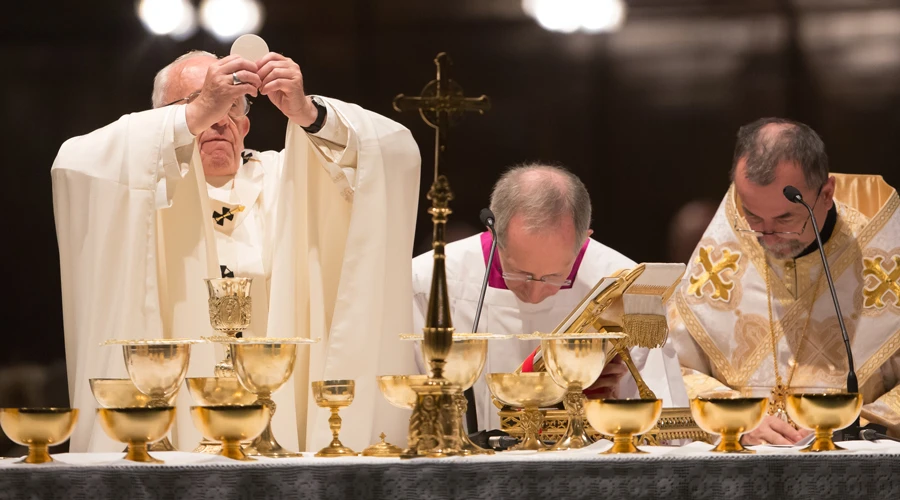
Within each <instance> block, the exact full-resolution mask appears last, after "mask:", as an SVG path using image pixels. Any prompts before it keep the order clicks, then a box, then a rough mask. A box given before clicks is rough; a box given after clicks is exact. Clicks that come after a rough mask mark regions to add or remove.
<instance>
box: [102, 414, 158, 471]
mask: <svg viewBox="0 0 900 500" xmlns="http://www.w3.org/2000/svg"><path fill="white" fill-rule="evenodd" d="M97 417H98V418H99V419H100V426H101V427H103V430H104V431H105V432H106V434H107V435H108V436H109V437H111V438H113V439H115V440H116V441H119V442H120V443H125V444H127V445H128V449H127V450H128V451H127V452H126V454H125V460H131V461H133V462H146V463H162V460H158V459H156V458H153V457H152V456H150V454H149V453H147V445H148V443H154V442H156V441H159V440H160V439H162V438H164V437H165V436H166V434H167V433H168V432H169V429H171V428H172V424H173V423H175V407H172V406H169V407H159V406H156V407H143V408H142V407H131V408H97Z"/></svg>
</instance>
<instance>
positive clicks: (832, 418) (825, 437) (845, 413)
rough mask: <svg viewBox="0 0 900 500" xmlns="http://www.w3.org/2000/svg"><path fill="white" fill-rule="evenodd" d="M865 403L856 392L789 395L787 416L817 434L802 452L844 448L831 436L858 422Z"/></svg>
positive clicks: (803, 391) (799, 391) (822, 391)
mask: <svg viewBox="0 0 900 500" xmlns="http://www.w3.org/2000/svg"><path fill="white" fill-rule="evenodd" d="M807 391H810V392H807ZM812 391H815V392H812ZM862 402H863V397H862V394H859V393H857V392H837V391H827V390H823V389H796V390H794V392H793V393H791V394H789V395H788V397H787V401H786V405H785V406H786V407H787V414H788V416H789V417H790V419H791V420H792V421H793V422H794V423H796V424H797V425H798V426H800V427H802V428H804V429H809V430H812V431H814V432H815V433H816V439H815V441H813V442H812V443H810V445H809V446H807V447H806V448H803V449H802V450H800V451H801V452H819V451H834V450H843V449H844V448H841V447H840V446H838V445H836V444H834V439H833V438H832V434H833V433H834V431H837V430H841V429H843V428H845V427H847V426H849V425H850V424H852V423H853V422H854V421H855V420H856V417H858V416H859V413H860V410H862Z"/></svg>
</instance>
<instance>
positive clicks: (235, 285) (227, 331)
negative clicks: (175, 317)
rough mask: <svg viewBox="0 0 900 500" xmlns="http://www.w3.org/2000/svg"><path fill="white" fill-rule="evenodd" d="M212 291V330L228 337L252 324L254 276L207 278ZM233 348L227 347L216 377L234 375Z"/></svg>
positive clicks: (235, 335)
mask: <svg viewBox="0 0 900 500" xmlns="http://www.w3.org/2000/svg"><path fill="white" fill-rule="evenodd" d="M205 281H206V288H207V291H208V292H209V323H210V325H212V328H213V330H215V331H216V332H218V333H219V334H222V335H224V336H226V337H229V338H237V334H238V333H241V332H242V331H244V330H246V329H247V328H249V327H250V315H251V312H252V308H253V307H252V306H253V301H252V298H251V297H250V285H251V284H252V283H253V278H213V279H207V280H205ZM231 355H232V353H231V350H230V349H225V359H224V360H222V361H220V362H219V363H218V364H217V365H216V368H215V375H216V376H217V377H233V376H234V364H233V363H232V359H231Z"/></svg>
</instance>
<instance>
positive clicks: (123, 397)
mask: <svg viewBox="0 0 900 500" xmlns="http://www.w3.org/2000/svg"><path fill="white" fill-rule="evenodd" d="M88 382H89V383H90V384H91V393H93V395H94V399H96V400H97V403H98V404H99V405H100V407H101V408H147V407H149V406H150V401H151V399H150V396H147V395H146V394H144V393H143V392H141V391H139V390H138V388H137V386H135V385H134V382H132V381H131V379H130V378H92V379H90V380H88ZM176 395H177V392H175V393H172V395H171V396H170V397H169V399H168V400H166V405H165V406H173V405H174V404H175V396H176ZM160 408H164V407H160ZM113 439H115V438H113ZM151 443H152V444H151V445H150V448H149V450H150V451H176V449H175V447H174V446H173V445H172V442H171V441H169V437H168V436H164V437H163V438H162V439H161V440H158V441H155V442H151ZM125 453H126V454H128V453H131V450H129V449H128V448H126V449H125Z"/></svg>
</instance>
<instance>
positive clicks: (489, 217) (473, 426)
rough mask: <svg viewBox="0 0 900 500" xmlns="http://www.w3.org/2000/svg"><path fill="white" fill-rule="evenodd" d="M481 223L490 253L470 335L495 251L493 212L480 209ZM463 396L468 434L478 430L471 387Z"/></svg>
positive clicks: (477, 320)
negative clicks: (485, 232) (487, 232)
mask: <svg viewBox="0 0 900 500" xmlns="http://www.w3.org/2000/svg"><path fill="white" fill-rule="evenodd" d="M478 217H479V218H480V219H481V223H482V224H484V225H485V226H486V227H487V228H488V230H489V231H490V232H491V253H490V254H489V255H488V260H487V266H486V267H485V269H484V279H482V280H481V294H480V295H479V296H478V304H477V306H476V307H475V322H474V324H473V325H472V333H476V332H477V331H478V323H479V322H480V320H481V307H482V306H483V305H484V294H485V293H486V292H487V284H488V277H489V276H490V274H491V266H493V265H494V251H495V250H496V249H497V231H495V230H494V212H491V209H490V208H482V209H481V213H479V214H478ZM464 395H465V396H466V401H467V403H468V405H469V408H468V410H467V411H466V427H467V428H468V430H469V433H470V434H471V433H474V432H476V431H477V430H478V413H477V412H476V410H475V391H474V389H472V388H471V387H469V388H468V389H466V390H465V392H464Z"/></svg>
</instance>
